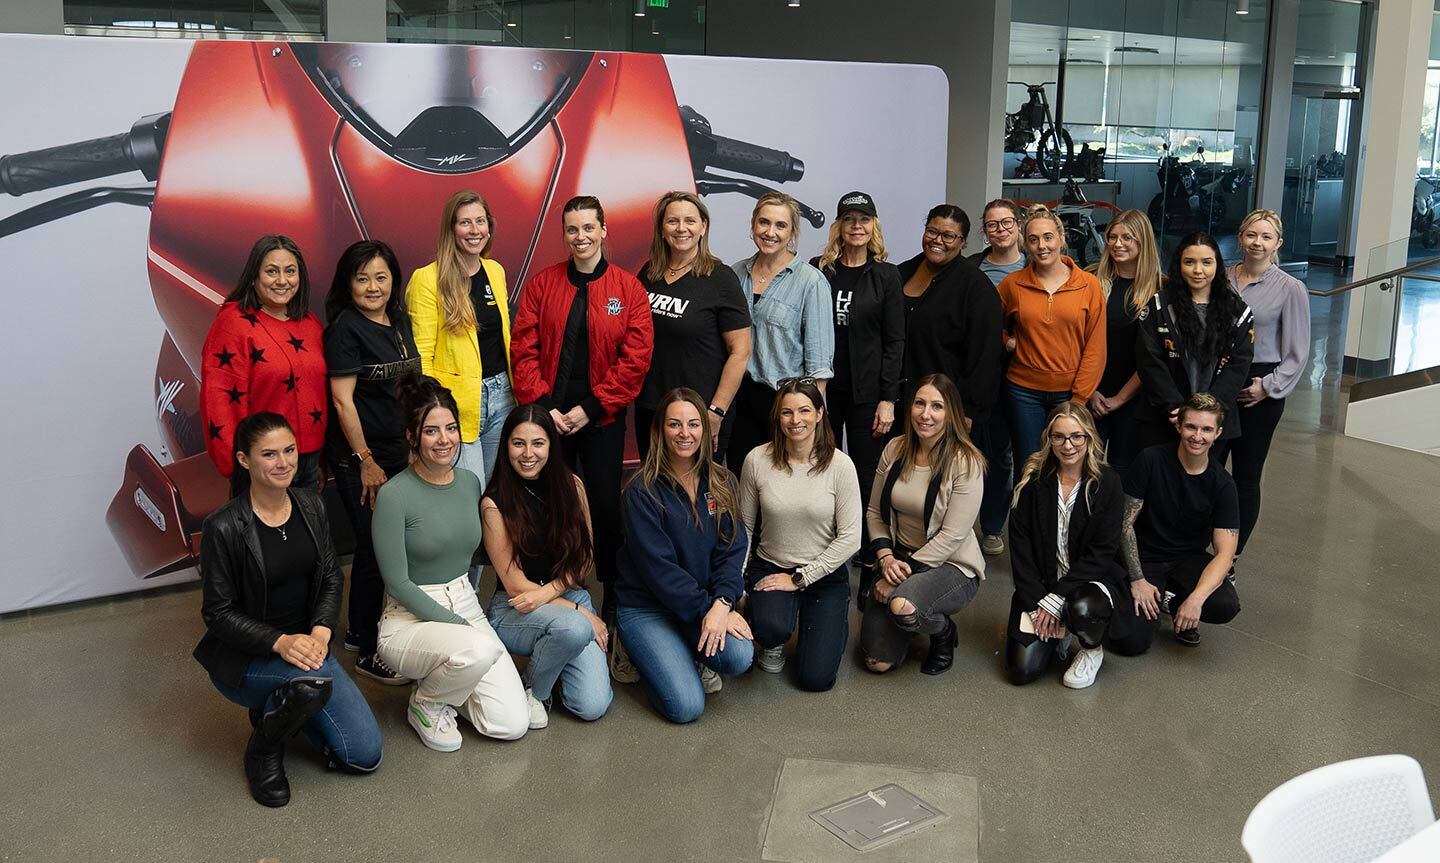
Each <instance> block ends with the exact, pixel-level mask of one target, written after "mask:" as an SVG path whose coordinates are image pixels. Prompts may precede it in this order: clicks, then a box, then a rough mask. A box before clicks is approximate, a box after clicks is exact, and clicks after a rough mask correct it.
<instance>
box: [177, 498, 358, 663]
mask: <svg viewBox="0 0 1440 863" xmlns="http://www.w3.org/2000/svg"><path fill="white" fill-rule="evenodd" d="M290 500H291V502H292V504H293V505H295V506H297V507H299V509H300V516H301V518H302V519H303V520H304V521H305V527H306V528H308V529H309V530H310V536H311V538H312V539H313V540H314V541H315V549H316V551H317V552H318V560H317V565H316V571H315V575H314V577H313V578H311V579H310V625H311V626H312V627H314V626H324V627H327V628H329V629H330V630H331V631H332V632H333V631H334V630H335V627H336V623H337V622H338V621H339V619H340V594H341V593H342V591H343V588H344V579H345V577H344V575H342V574H341V572H340V562H339V560H338V559H337V558H336V556H335V545H334V543H332V542H331V541H330V517H329V515H327V514H326V512H325V503H324V501H323V500H322V499H321V497H320V494H319V492H316V491H313V490H311V489H297V488H292V489H290ZM263 561H264V556H263V554H262V553H261V550H260V534H259V533H258V531H257V530H256V527H255V510H254V509H253V508H251V506H250V495H249V494H241V495H240V496H239V497H237V498H235V499H234V500H232V501H230V502H229V503H227V504H225V505H224V506H222V507H220V508H219V509H217V510H215V511H214V512H213V513H211V514H210V516H209V517H208V518H206V519H205V526H204V528H203V529H202V531H201V534H200V585H201V589H202V599H201V604H200V616H201V617H203V618H204V619H205V627H206V631H205V635H204V637H202V638H201V639H200V643H199V644H197V645H196V646H195V654H194V655H195V659H196V660H197V661H198V662H199V663H200V664H201V665H202V666H204V667H205V670H206V671H208V672H210V673H211V674H213V675H214V676H215V678H216V679H217V680H219V681H220V682H221V683H223V684H225V685H226V686H228V687H230V688H232V689H233V688H236V687H238V686H239V685H240V683H241V680H242V678H243V677H244V675H245V668H246V666H248V665H249V664H250V660H252V659H263V658H265V657H268V656H269V655H270V653H271V649H272V648H273V647H274V645H275V641H276V639H278V638H279V637H280V636H281V635H282V634H283V633H281V632H280V631H279V630H278V629H275V628H274V627H273V626H268V625H266V624H265V623H264V622H263V621H264V618H265V571H264V569H263V566H264V563H263Z"/></svg>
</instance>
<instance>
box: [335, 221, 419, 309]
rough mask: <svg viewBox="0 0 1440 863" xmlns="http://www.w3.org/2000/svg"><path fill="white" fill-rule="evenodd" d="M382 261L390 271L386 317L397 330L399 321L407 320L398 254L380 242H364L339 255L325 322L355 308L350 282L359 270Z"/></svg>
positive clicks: (352, 244) (354, 244) (355, 244)
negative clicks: (371, 263)
mask: <svg viewBox="0 0 1440 863" xmlns="http://www.w3.org/2000/svg"><path fill="white" fill-rule="evenodd" d="M376 258H379V259H381V260H382V261H384V262H385V266H386V267H388V268H389V270H390V301H389V302H387V303H386V304H385V314H386V315H387V316H389V318H390V325H391V326H394V325H395V323H396V321H397V320H399V319H400V318H403V317H405V290H404V288H403V287H402V286H401V285H400V262H399V260H397V259H396V257H395V252H394V251H393V250H392V249H391V248H390V247H389V246H388V245H386V244H385V243H382V242H380V241H379V240H361V241H360V242H358V243H351V244H350V247H349V248H348V249H346V250H345V251H343V252H341V253H340V260H339V261H338V262H336V264H335V278H334V279H333V280H331V282H330V293H329V294H328V295H326V297H325V322H326V323H330V322H331V321H334V320H335V318H336V317H338V316H339V315H340V313H341V312H343V311H344V310H346V309H348V308H350V307H352V306H354V305H355V298H354V296H353V295H352V294H351V291H350V281H351V280H352V279H354V278H355V274H356V273H358V272H360V268H361V267H363V266H365V265H366V264H368V263H370V262H371V261H373V260H375V259H376Z"/></svg>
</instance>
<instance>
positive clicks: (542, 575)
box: [501, 480, 556, 589]
mask: <svg viewBox="0 0 1440 863" xmlns="http://www.w3.org/2000/svg"><path fill="white" fill-rule="evenodd" d="M520 484H521V488H523V489H524V491H525V494H524V496H523V497H522V498H521V500H522V501H523V502H524V504H525V517H526V518H527V519H529V521H530V523H531V524H533V525H539V530H540V537H539V539H538V541H537V542H536V545H537V546H538V547H537V548H533V549H523V548H521V547H520V546H519V544H518V543H516V541H515V537H513V536H512V537H510V543H511V548H512V549H514V553H515V561H516V562H517V563H519V564H520V569H522V570H524V572H525V577H526V578H528V579H530V580H531V581H533V582H535V583H536V584H549V583H550V582H552V581H554V580H555V574H556V573H555V563H556V561H555V554H554V550H553V549H551V548H550V547H549V546H547V545H546V544H545V541H544V537H545V534H544V530H545V525H547V524H549V523H550V508H549V506H547V505H546V503H545V498H544V492H543V490H542V489H541V486H540V483H539V482H538V481H533V482H532V481H530V480H521V481H520ZM501 587H502V589H503V587H504V586H503V585H501Z"/></svg>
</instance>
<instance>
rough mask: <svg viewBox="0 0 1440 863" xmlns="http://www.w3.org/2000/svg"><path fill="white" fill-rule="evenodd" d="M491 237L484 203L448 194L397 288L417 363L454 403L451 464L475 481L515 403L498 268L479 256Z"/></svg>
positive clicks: (486, 469)
mask: <svg viewBox="0 0 1440 863" xmlns="http://www.w3.org/2000/svg"><path fill="white" fill-rule="evenodd" d="M494 239H495V218H494V216H493V215H491V213H490V205H489V204H487V203H485V199H484V198H482V197H480V195H479V194H477V193H475V192H471V191H468V190H462V191H459V192H456V193H455V194H453V195H451V196H450V200H448V201H446V202H445V209H444V210H443V211H442V214H441V217H440V235H439V238H438V239H437V240H436V243H435V260H434V262H432V263H429V264H426V265H425V266H423V267H421V268H420V269H418V270H416V271H415V274H414V275H412V276H411V277H410V284H409V285H408V286H406V288H405V302H406V303H407V304H408V305H409V307H410V320H411V324H412V325H413V327H414V330H415V346H416V347H417V348H418V349H419V350H420V365H421V368H422V369H423V370H424V372H425V374H427V375H429V376H430V377H433V378H435V379H436V380H438V381H439V382H440V383H441V384H443V385H444V386H445V388H446V389H448V390H450V392H452V393H454V395H455V401H456V402H457V403H458V404H459V406H460V440H461V445H460V447H459V450H458V454H457V460H456V465H457V466H459V467H463V468H466V469H468V470H470V471H471V472H472V473H474V474H475V475H476V476H478V477H480V482H481V484H482V485H483V484H484V483H485V481H486V479H488V477H489V474H490V471H491V470H492V469H493V467H494V464H495V457H496V453H497V452H498V451H499V449H500V429H501V427H502V426H503V425H504V424H505V417H507V416H509V415H510V410H511V409H512V408H514V407H515V397H514V396H513V395H512V394H511V391H510V306H509V297H508V296H507V294H506V291H505V268H504V267H501V266H500V264H499V263H498V262H496V261H494V260H491V259H490V258H488V257H486V256H485V254H486V252H487V251H489V249H490V245H491V243H492V242H493V241H494Z"/></svg>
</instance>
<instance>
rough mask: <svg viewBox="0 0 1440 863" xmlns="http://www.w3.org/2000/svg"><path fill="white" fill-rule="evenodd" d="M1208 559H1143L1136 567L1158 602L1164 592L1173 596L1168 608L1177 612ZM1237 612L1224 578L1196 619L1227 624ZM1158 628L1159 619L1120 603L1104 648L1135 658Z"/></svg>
mask: <svg viewBox="0 0 1440 863" xmlns="http://www.w3.org/2000/svg"><path fill="white" fill-rule="evenodd" d="M1210 559H1211V558H1210V555H1208V554H1194V555H1191V556H1189V557H1182V558H1180V559H1179V560H1168V561H1148V560H1145V561H1141V562H1140V566H1141V567H1142V569H1143V570H1144V572H1145V580H1146V581H1148V582H1150V583H1151V584H1153V585H1154V586H1155V589H1156V590H1158V591H1160V597H1161V600H1162V601H1163V600H1164V597H1165V594H1166V592H1167V591H1168V592H1171V593H1174V594H1175V595H1174V596H1173V597H1172V598H1171V599H1170V608H1171V609H1177V608H1179V607H1180V605H1181V603H1183V602H1184V601H1185V600H1187V599H1189V598H1190V594H1192V593H1194V592H1195V587H1196V586H1197V585H1199V583H1200V574H1201V573H1202V572H1204V571H1205V567H1206V566H1208V565H1209V563H1210ZM1239 613H1240V596H1239V594H1237V593H1236V592H1235V584H1234V582H1232V581H1230V580H1229V579H1226V580H1224V581H1222V582H1220V586H1219V587H1218V588H1216V589H1215V592H1214V593H1212V594H1210V595H1209V596H1208V597H1206V598H1205V604H1204V605H1203V606H1201V607H1200V620H1201V622H1203V623H1229V622H1230V621H1232V620H1234V619H1235V615H1237V614H1239ZM1159 628H1160V620H1159V618H1156V619H1155V620H1147V619H1145V618H1144V617H1142V616H1140V615H1137V614H1136V613H1135V604H1134V602H1121V603H1118V604H1117V607H1116V609H1115V616H1114V617H1113V618H1112V619H1111V620H1110V632H1109V637H1108V638H1107V639H1106V641H1105V646H1106V647H1108V648H1110V649H1111V650H1113V651H1115V652H1116V653H1118V654H1120V655H1121V656H1139V655H1140V654H1142V653H1144V652H1145V651H1147V650H1149V649H1150V645H1151V643H1152V642H1154V640H1155V631H1156V630H1158V629H1159Z"/></svg>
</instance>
